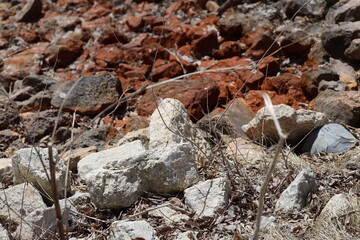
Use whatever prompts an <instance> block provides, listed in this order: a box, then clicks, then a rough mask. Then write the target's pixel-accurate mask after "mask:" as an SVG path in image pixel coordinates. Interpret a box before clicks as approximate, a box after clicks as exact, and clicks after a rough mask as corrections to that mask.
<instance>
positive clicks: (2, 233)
mask: <svg viewBox="0 0 360 240" xmlns="http://www.w3.org/2000/svg"><path fill="white" fill-rule="evenodd" d="M0 239H2V240H10V237H9V234H8V232H7V231H6V229H5V228H4V227H3V226H2V225H1V224H0Z"/></svg>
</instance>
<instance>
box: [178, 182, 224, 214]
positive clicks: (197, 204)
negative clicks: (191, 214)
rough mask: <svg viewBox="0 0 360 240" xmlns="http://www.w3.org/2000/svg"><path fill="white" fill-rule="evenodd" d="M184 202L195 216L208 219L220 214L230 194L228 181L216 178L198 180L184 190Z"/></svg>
mask: <svg viewBox="0 0 360 240" xmlns="http://www.w3.org/2000/svg"><path fill="white" fill-rule="evenodd" d="M184 194H185V203H186V204H187V205H188V206H189V207H190V208H191V209H192V210H194V211H195V213H196V215H197V217H199V218H204V219H209V218H214V217H216V216H217V215H218V214H222V213H223V211H224V210H225V209H226V207H227V204H228V202H229V198H230V195H231V189H230V184H229V181H228V180H227V179H226V178H216V179H211V180H207V181H205V182H200V183H198V184H196V185H194V186H192V187H190V188H187V189H186V190H185V191H184Z"/></svg>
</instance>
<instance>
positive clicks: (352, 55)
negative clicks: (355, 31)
mask: <svg viewBox="0 0 360 240" xmlns="http://www.w3.org/2000/svg"><path fill="white" fill-rule="evenodd" d="M359 9H360V7H359ZM345 57H346V58H347V59H349V60H350V61H354V62H355V61H360V38H356V39H354V40H352V41H351V43H350V46H349V47H348V48H347V49H346V50H345Z"/></svg>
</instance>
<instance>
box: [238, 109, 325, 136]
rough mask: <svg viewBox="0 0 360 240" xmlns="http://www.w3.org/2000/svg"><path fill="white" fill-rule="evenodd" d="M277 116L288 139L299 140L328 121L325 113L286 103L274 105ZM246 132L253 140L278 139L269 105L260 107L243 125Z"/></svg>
mask: <svg viewBox="0 0 360 240" xmlns="http://www.w3.org/2000/svg"><path fill="white" fill-rule="evenodd" d="M274 110H275V114H276V117H277V119H278V121H279V123H280V126H281V128H282V130H283V132H284V133H288V134H289V136H288V141H289V142H292V141H297V140H299V139H300V138H302V137H303V136H305V135H306V134H307V133H309V132H310V131H312V130H313V129H315V128H318V127H321V126H323V125H324V124H326V123H328V119H327V118H326V116H325V114H323V113H320V112H315V111H311V110H304V109H299V110H295V109H293V108H292V107H290V106H287V105H285V104H280V105H275V106H274ZM242 129H243V130H244V132H245V134H246V135H247V136H248V137H249V138H250V139H253V140H257V141H259V140H272V141H277V140H278V134H277V131H276V128H275V124H274V121H273V118H272V116H271V115H270V111H269V109H268V107H263V108H262V109H260V110H259V111H258V112H257V113H256V115H255V117H254V118H253V119H252V120H251V121H250V122H249V123H248V124H246V125H244V126H242Z"/></svg>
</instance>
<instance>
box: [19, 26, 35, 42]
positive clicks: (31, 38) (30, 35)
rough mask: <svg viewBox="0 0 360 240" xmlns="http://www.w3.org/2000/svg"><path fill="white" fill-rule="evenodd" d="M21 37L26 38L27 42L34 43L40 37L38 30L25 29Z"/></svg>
mask: <svg viewBox="0 0 360 240" xmlns="http://www.w3.org/2000/svg"><path fill="white" fill-rule="evenodd" d="M19 35H20V37H22V38H23V39H24V41H25V42H27V43H33V42H36V41H37V40H38V39H39V37H38V35H37V33H36V31H34V30H30V29H29V30H25V31H21V32H20V34H19Z"/></svg>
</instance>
